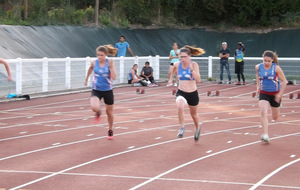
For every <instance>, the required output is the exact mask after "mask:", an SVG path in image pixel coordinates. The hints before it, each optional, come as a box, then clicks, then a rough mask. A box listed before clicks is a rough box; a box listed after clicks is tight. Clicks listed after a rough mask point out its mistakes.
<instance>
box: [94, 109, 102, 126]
mask: <svg viewBox="0 0 300 190" xmlns="http://www.w3.org/2000/svg"><path fill="white" fill-rule="evenodd" d="M101 113H102V111H99V112H96V114H95V123H96V124H97V123H99V122H100V120H101V117H100V116H101Z"/></svg>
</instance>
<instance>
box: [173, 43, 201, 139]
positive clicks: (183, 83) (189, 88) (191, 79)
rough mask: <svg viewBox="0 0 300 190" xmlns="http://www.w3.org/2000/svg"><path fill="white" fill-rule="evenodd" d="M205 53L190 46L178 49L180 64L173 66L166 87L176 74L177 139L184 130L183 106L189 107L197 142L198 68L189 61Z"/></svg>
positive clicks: (198, 127) (198, 133)
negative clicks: (192, 57)
mask: <svg viewBox="0 0 300 190" xmlns="http://www.w3.org/2000/svg"><path fill="white" fill-rule="evenodd" d="M204 53H205V51H204V50H203V49H201V48H195V47H192V46H184V47H183V48H181V49H180V53H179V57H180V62H176V63H175V64H174V68H173V70H172V73H171V75H170V78H169V82H168V85H171V84H172V79H173V76H174V74H175V73H177V74H178V79H179V86H178V90H177V92H176V105H177V109H178V118H179V123H180V129H179V132H178V134H177V136H178V137H179V138H182V137H183V134H184V131H185V128H184V106H185V105H186V104H188V105H189V109H190V114H191V116H192V119H193V121H194V124H195V135H194V140H195V141H198V139H199V136H200V126H199V118H198V114H197V108H198V103H199V95H198V91H197V85H196V83H200V82H201V78H200V72H199V66H198V64H197V63H196V62H193V61H191V55H201V54H204Z"/></svg>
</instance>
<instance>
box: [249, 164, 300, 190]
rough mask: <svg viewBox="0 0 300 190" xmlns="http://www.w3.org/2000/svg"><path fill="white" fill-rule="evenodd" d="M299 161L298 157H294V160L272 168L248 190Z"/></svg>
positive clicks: (252, 189)
mask: <svg viewBox="0 0 300 190" xmlns="http://www.w3.org/2000/svg"><path fill="white" fill-rule="evenodd" d="M299 161H300V158H298V159H296V160H293V161H291V162H289V163H287V164H285V165H283V166H281V167H279V168H277V169H276V170H274V171H273V172H271V173H270V174H268V175H267V176H266V177H264V178H263V179H261V180H260V181H259V182H257V183H256V184H255V185H253V186H252V187H251V188H250V189H249V190H254V189H256V188H257V187H258V186H260V185H261V184H262V183H264V182H265V181H267V180H268V179H269V178H271V177H272V176H273V175H275V174H277V173H278V172H280V171H281V170H283V169H284V168H286V167H288V166H290V165H292V164H294V163H296V162H299Z"/></svg>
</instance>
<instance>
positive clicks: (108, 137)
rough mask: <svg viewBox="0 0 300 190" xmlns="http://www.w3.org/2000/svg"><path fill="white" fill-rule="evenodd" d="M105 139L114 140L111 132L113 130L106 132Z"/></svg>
mask: <svg viewBox="0 0 300 190" xmlns="http://www.w3.org/2000/svg"><path fill="white" fill-rule="evenodd" d="M107 139H108V140H113V139H114V132H113V130H108V136H107Z"/></svg>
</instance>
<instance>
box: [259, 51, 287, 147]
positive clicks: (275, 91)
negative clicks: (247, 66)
mask: <svg viewBox="0 0 300 190" xmlns="http://www.w3.org/2000/svg"><path fill="white" fill-rule="evenodd" d="M263 60H264V62H263V63H260V64H258V65H256V66H255V69H256V73H257V74H256V81H257V94H259V102H258V105H259V109H260V113H261V119H260V121H261V125H262V127H263V131H264V133H263V134H262V136H261V140H263V141H265V142H267V143H268V142H269V141H270V138H269V135H268V127H269V126H268V117H267V115H268V107H269V105H270V106H271V108H272V118H273V120H275V121H276V120H277V119H278V117H279V112H280V110H279V107H280V103H281V97H282V95H283V92H284V90H285V87H286V85H287V80H286V78H285V75H284V73H283V71H282V70H281V68H280V67H279V65H278V60H277V54H276V53H274V52H272V51H269V50H267V51H265V52H264V54H263ZM279 79H280V80H281V81H282V85H280V82H279Z"/></svg>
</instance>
